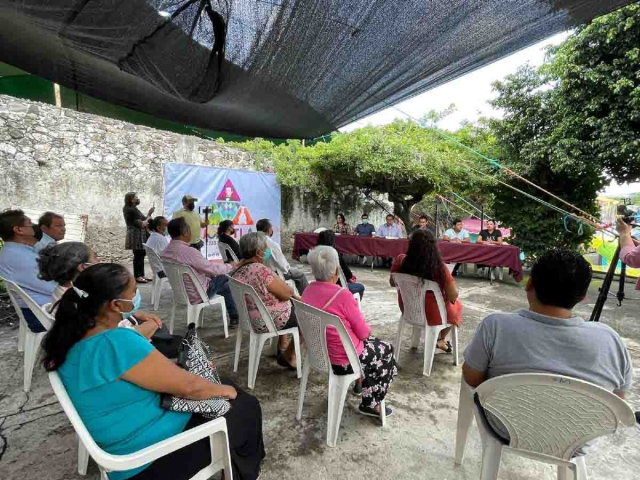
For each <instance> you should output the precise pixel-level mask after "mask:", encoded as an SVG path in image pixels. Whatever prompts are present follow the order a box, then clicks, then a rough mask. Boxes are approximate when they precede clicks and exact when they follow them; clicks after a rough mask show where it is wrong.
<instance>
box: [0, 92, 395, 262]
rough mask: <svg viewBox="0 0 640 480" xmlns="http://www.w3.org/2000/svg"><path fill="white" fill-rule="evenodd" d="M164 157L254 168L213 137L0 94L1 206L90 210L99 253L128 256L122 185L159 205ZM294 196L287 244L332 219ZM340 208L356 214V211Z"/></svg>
mask: <svg viewBox="0 0 640 480" xmlns="http://www.w3.org/2000/svg"><path fill="white" fill-rule="evenodd" d="M166 162H175V163H187V164H195V165H207V166H215V167H221V168H236V169H245V170H254V169H255V168H254V160H253V158H252V157H251V155H249V154H248V153H246V152H242V151H240V150H237V149H234V148H230V147H228V146H225V145H223V144H219V143H216V142H213V141H209V140H204V139H200V138H198V137H195V136H185V135H179V134H176V133H172V132H167V131H161V130H155V129H153V128H149V127H144V126H140V125H133V124H129V123H125V122H121V121H118V120H113V119H110V118H105V117H100V116H96V115H90V114H86V113H81V112H77V111H74V110H69V109H59V108H56V107H55V106H52V105H48V104H43V103H39V102H32V101H28V100H22V99H17V98H13V97H8V96H4V95H0V209H4V208H7V207H9V206H22V207H25V208H26V207H32V208H38V207H39V208H46V209H48V210H53V211H60V212H66V213H78V214H88V215H89V222H88V226H87V238H86V242H87V243H88V244H89V245H91V246H92V247H93V248H94V249H95V250H96V252H97V253H98V254H99V255H100V256H101V257H102V258H103V259H108V260H114V261H123V260H125V259H128V258H129V255H128V252H126V251H125V250H124V249H123V247H124V235H125V225H124V220H123V218H122V205H123V198H124V195H125V193H126V192H129V191H135V192H138V196H139V197H140V199H141V210H142V211H145V212H146V210H147V209H148V208H149V207H150V206H151V205H152V203H153V202H155V204H156V212H157V214H160V213H161V210H162V198H163V185H164V183H163V165H164V163H166ZM269 168H270V166H269V165H268V164H266V165H265V164H264V162H263V169H264V170H268V169H269ZM296 198H298V199H297V200H296ZM296 198H294V199H291V200H290V201H292V202H293V205H290V206H289V207H290V208H288V209H287V210H288V211H289V212H291V213H290V215H287V216H285V217H284V219H285V220H286V221H285V223H284V224H283V226H282V244H283V249H285V250H290V248H291V246H292V243H293V233H294V232H295V231H309V230H313V229H315V228H317V227H318V226H320V225H322V226H326V227H329V226H331V225H333V223H334V219H335V218H334V214H333V213H332V212H328V213H327V214H325V215H322V216H320V217H317V216H315V215H312V214H310V213H309V212H310V211H311V210H310V209H309V208H305V207H304V205H302V204H301V202H300V200H299V196H297V197H296ZM344 213H345V215H347V217H348V221H350V222H351V223H352V224H355V223H357V222H358V220H359V216H360V212H359V211H354V212H351V213H350V212H344ZM372 221H374V223H375V224H380V223H382V222H383V221H384V215H383V214H381V213H380V211H379V210H377V211H376V210H374V211H372Z"/></svg>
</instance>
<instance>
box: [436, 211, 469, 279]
mask: <svg viewBox="0 0 640 480" xmlns="http://www.w3.org/2000/svg"><path fill="white" fill-rule="evenodd" d="M442 240H444V241H445V242H453V243H471V237H470V236H469V232H468V231H466V230H465V229H464V228H462V220H460V219H459V218H456V219H454V220H453V228H450V229H449V230H447V231H446V232H444V236H443V237H442ZM461 266H462V264H461V263H456V266H455V267H453V272H451V275H452V276H454V277H455V276H457V275H458V270H459V269H460V267H461Z"/></svg>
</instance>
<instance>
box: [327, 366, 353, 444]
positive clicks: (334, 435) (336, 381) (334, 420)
mask: <svg viewBox="0 0 640 480" xmlns="http://www.w3.org/2000/svg"><path fill="white" fill-rule="evenodd" d="M347 379H349V381H347ZM351 380H353V379H352V378H351V377H350V376H349V377H341V378H337V377H336V375H333V374H332V373H330V374H329V408H328V415H327V445H329V446H330V447H335V446H336V443H337V442H338V431H339V430H340V422H341V421H342V411H343V410H344V402H345V399H346V396H347V390H348V389H349V384H350V383H351Z"/></svg>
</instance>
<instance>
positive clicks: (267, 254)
mask: <svg viewBox="0 0 640 480" xmlns="http://www.w3.org/2000/svg"><path fill="white" fill-rule="evenodd" d="M270 258H271V249H270V248H267V249H266V250H265V251H264V257H262V260H263V261H265V262H266V261H267V260H269V259H270Z"/></svg>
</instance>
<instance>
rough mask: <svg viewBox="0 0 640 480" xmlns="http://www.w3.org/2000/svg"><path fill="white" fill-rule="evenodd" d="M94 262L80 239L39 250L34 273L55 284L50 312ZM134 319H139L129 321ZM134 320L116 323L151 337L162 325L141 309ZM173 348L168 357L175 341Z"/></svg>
mask: <svg viewBox="0 0 640 480" xmlns="http://www.w3.org/2000/svg"><path fill="white" fill-rule="evenodd" d="M95 263H97V259H96V254H95V252H94V251H93V250H92V249H91V248H89V247H88V246H87V245H85V244H84V243H82V242H65V243H60V244H55V243H54V244H50V245H47V246H46V247H45V248H43V249H42V250H40V257H39V258H38V267H39V269H40V273H39V275H38V277H39V278H41V279H42V280H46V281H48V282H56V283H57V284H58V286H57V287H56V288H55V289H54V290H53V293H52V294H51V309H50V313H51V314H54V315H55V313H56V309H57V308H58V302H59V301H60V299H61V298H62V295H64V293H65V292H66V291H67V290H69V288H71V287H72V286H73V282H74V281H75V279H76V278H77V277H78V275H80V272H82V271H84V269H85V268H87V267H90V266H91V265H94V264H95ZM136 320H138V321H139V322H140V323H139V324H137V323H132V322H135V321H136ZM136 320H132V319H123V320H122V321H121V322H120V326H121V327H130V328H135V329H136V330H138V332H139V333H140V334H142V335H143V336H144V337H146V338H148V339H151V337H152V336H153V334H154V333H156V331H157V330H158V328H160V326H161V325H162V322H160V319H159V318H158V317H156V316H155V315H149V314H145V313H144V312H140V313H138V314H136ZM174 351H175V354H173V353H172V355H171V358H175V357H176V356H177V345H176V347H175V348H174Z"/></svg>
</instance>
